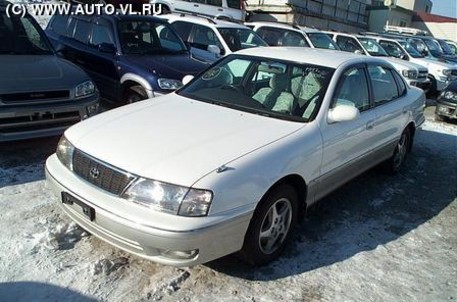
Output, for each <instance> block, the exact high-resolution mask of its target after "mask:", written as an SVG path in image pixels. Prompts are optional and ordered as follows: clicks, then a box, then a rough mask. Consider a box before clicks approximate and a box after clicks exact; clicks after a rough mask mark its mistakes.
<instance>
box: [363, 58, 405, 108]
mask: <svg viewBox="0 0 457 302" xmlns="http://www.w3.org/2000/svg"><path fill="white" fill-rule="evenodd" d="M368 73H369V75H370V80H371V85H372V87H373V97H374V102H375V105H381V104H384V103H387V102H390V101H391V100H394V99H396V98H398V97H399V93H398V89H397V84H396V82H395V79H394V75H393V72H392V71H391V70H390V69H389V68H386V67H384V66H379V65H370V66H368Z"/></svg>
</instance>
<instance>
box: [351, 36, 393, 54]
mask: <svg viewBox="0 0 457 302" xmlns="http://www.w3.org/2000/svg"><path fill="white" fill-rule="evenodd" d="M358 39H359V41H360V43H362V45H363V47H365V49H366V50H367V51H368V53H369V54H370V55H372V56H374V57H388V56H389V55H388V54H387V52H386V51H385V50H384V49H383V48H382V46H381V45H379V44H378V43H377V42H376V41H375V40H374V39H370V38H358Z"/></svg>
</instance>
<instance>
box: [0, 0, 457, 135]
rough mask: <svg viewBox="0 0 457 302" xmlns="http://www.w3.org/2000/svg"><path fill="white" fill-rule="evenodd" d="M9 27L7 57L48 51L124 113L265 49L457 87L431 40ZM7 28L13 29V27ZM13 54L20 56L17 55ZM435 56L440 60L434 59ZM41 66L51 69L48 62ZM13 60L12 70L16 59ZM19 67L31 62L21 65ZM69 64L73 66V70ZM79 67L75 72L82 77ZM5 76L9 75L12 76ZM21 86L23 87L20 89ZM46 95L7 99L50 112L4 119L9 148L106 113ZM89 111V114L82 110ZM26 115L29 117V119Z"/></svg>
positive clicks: (122, 18)
mask: <svg viewBox="0 0 457 302" xmlns="http://www.w3.org/2000/svg"><path fill="white" fill-rule="evenodd" d="M2 1H3V0H2ZM5 3H6V2H5ZM2 19H4V20H3V21H2V23H0V26H1V28H3V30H2V31H3V35H4V36H5V37H6V35H9V38H8V41H12V42H14V43H4V44H3V46H2V47H3V48H5V49H4V50H3V53H8V51H9V50H10V48H11V47H13V48H14V47H16V48H18V47H19V48H21V49H22V50H21V51H26V50H29V51H30V52H31V53H32V52H36V49H34V48H36V47H39V49H40V51H44V50H47V51H48V53H49V54H52V55H53V56H52V59H53V60H54V61H56V62H63V61H62V60H61V59H59V57H63V58H65V59H66V60H68V61H70V62H72V63H73V64H75V65H77V66H78V67H79V68H81V69H83V70H84V71H85V72H86V73H87V74H88V75H89V78H88V81H92V82H90V83H91V84H88V83H89V82H87V81H86V82H87V83H85V86H84V87H86V86H87V87H91V88H92V90H90V89H86V90H87V91H92V92H93V93H92V98H96V95H99V96H100V98H101V99H102V100H105V101H108V102H111V103H114V104H116V105H121V104H125V103H132V102H136V101H139V100H143V99H147V98H152V97H156V96H159V95H162V94H166V93H169V92H171V91H174V90H176V89H177V88H179V87H181V86H182V84H183V83H182V79H183V77H184V76H185V75H193V76H195V75H196V74H198V73H199V72H201V71H202V70H204V69H205V68H207V67H208V66H209V65H210V64H212V63H213V62H215V61H216V60H218V59H220V58H221V57H223V56H225V55H227V54H230V53H232V52H236V51H239V50H242V49H246V48H251V47H261V46H302V47H311V48H321V49H333V50H343V51H348V52H354V53H359V54H364V55H367V56H377V57H383V58H385V59H387V60H388V61H389V62H390V63H391V64H393V65H394V67H395V68H396V69H397V71H399V73H400V74H401V75H402V76H403V77H404V78H405V79H406V81H407V82H408V84H410V85H413V86H417V87H420V88H422V89H423V90H424V91H426V92H428V91H429V92H431V93H435V92H439V91H442V90H443V89H444V87H446V86H447V84H448V83H449V82H450V81H451V80H452V79H454V78H457V66H456V65H455V63H453V61H452V60H453V57H452V56H449V55H448V56H444V55H443V54H440V53H437V51H436V50H435V48H437V47H435V48H430V46H428V45H429V44H430V43H429V42H427V41H429V39H430V38H429V37H425V38H423V37H406V36H399V35H397V36H393V35H389V36H387V35H373V34H369V35H368V34H366V35H351V34H347V33H336V32H323V31H319V30H316V29H311V28H306V27H299V26H295V25H289V24H280V23H274V22H251V23H246V24H240V23H234V22H228V21H225V20H219V19H210V18H205V17H200V16H192V15H185V14H165V15H161V16H159V17H147V16H144V17H142V16H128V15H116V16H109V15H95V16H72V15H55V16H53V17H52V19H51V21H50V22H49V24H48V26H47V28H46V31H45V32H46V35H44V34H43V33H41V32H40V31H39V29H37V28H36V24H35V22H34V21H33V18H32V17H30V16H28V17H27V18H22V19H20V18H18V20H31V21H28V22H24V21H18V22H13V21H12V20H14V18H7V17H6V16H5V15H3V16H2ZM7 23H11V24H12V25H10V26H9V27H8V26H7ZM13 23H14V24H13ZM13 25H14V28H13ZM18 27H21V28H19V29H18ZM31 31H34V32H36V33H35V34H34V36H31V35H30V32H31ZM21 32H22V34H18V33H21ZM24 33H25V34H24ZM12 37H15V38H14V39H13V38H12ZM36 37H40V41H35V40H37V38H36ZM421 38H423V39H425V40H424V41H425V42H423V43H422V44H421V43H419V41H422V40H421ZM11 39H13V40H11ZM48 40H50V42H51V44H52V46H51V45H49V44H50V43H49V42H48ZM13 44H14V45H13ZM413 45H415V46H413ZM433 45H434V44H433ZM435 46H436V45H435ZM427 50H428V51H427ZM11 53H17V51H16V52H15V50H14V49H13V51H12V52H11ZM11 53H10V54H11ZM432 55H436V56H439V58H432V57H431V56H432ZM38 58H40V60H41V61H40V62H44V58H45V57H44V56H43V55H42V56H39V57H38ZM8 60H9V61H10V62H12V61H11V60H12V59H11V58H8ZM16 60H19V61H21V62H24V60H21V57H18V58H16ZM43 64H44V65H43V66H53V65H51V64H48V63H43ZM65 64H67V65H69V63H68V62H66V63H65ZM19 65H20V64H19V63H18V64H17V65H16V66H19ZM35 66H38V65H37V64H36V65H35ZM78 67H75V66H73V68H74V69H78ZM3 70H4V72H7V71H6V70H7V69H3ZM48 71H49V72H52V71H51V68H49V69H48V70H46V72H48ZM79 72H81V71H79ZM81 74H83V72H81ZM62 75H63V76H69V75H70V73H69V71H66V72H63V73H62ZM71 78H73V79H74V78H75V77H71ZM13 81H14V80H13ZM41 81H45V80H43V79H41ZM48 82H49V81H48ZM48 82H46V81H45V84H48V85H51V86H52V85H55V84H54V83H56V81H52V82H53V83H52V84H51V83H48ZM61 82H62V83H63V82H65V80H62V81H61ZM57 83H59V81H57ZM15 84H17V85H20V82H15ZM41 87H42V89H43V90H46V91H47V92H46V93H45V94H43V92H41V91H40V89H33V90H32V91H22V90H24V89H25V88H24V87H23V88H22V90H17V91H19V92H18V93H19V95H14V96H10V97H3V99H4V100H3V102H8V100H7V99H8V98H11V97H13V98H14V97H16V98H19V99H17V100H16V104H18V102H30V101H31V100H33V103H34V104H38V103H39V102H40V103H42V104H43V105H42V107H41V108H35V109H34V110H32V111H33V112H29V111H28V110H24V109H21V110H19V109H18V108H17V107H14V108H13V107H11V110H10V113H9V114H10V115H14V118H13V117H11V118H10V119H9V122H8V123H7V122H6V119H4V122H3V126H2V127H3V128H5V129H4V130H3V131H2V132H1V134H0V136H1V140H12V139H20V138H27V137H34V136H46V135H52V134H55V133H59V132H62V131H63V129H65V127H66V126H68V125H70V124H72V123H74V122H75V121H77V120H81V119H83V118H85V117H88V116H91V115H93V114H94V112H97V111H98V105H94V104H92V103H91V104H89V105H86V104H83V105H79V106H76V109H75V108H72V109H71V110H69V107H68V106H63V107H64V108H65V109H63V108H60V109H56V108H59V106H58V105H56V104H57V103H59V102H63V103H59V104H64V102H65V98H72V97H74V98H76V99H78V101H79V102H80V103H81V102H82V100H83V98H82V97H81V96H80V94H79V93H78V94H74V93H73V92H72V91H71V89H74V87H71V88H69V89H67V90H65V89H60V88H55V89H54V88H52V89H51V87H46V85H44V86H41ZM64 90H65V91H64ZM50 91H51V92H50ZM5 93H6V92H5ZM21 94H22V95H21ZM27 94H29V95H27ZM31 95H33V96H31ZM20 98H24V99H23V100H20ZM92 102H93V100H92ZM44 104H47V105H44ZM74 104H76V103H73V105H74ZM23 105H24V104H22V105H21V106H23ZM61 107H62V106H61ZM83 107H84V108H89V110H88V109H81V108H83ZM21 108H22V107H21ZM86 111H87V112H86ZM18 112H22V115H19V114H18ZM6 128H8V129H6ZM21 129H22V131H21Z"/></svg>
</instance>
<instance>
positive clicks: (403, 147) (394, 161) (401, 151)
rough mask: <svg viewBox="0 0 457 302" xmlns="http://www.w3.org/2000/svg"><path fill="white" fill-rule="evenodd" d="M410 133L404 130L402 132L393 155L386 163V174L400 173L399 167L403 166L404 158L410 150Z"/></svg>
mask: <svg viewBox="0 0 457 302" xmlns="http://www.w3.org/2000/svg"><path fill="white" fill-rule="evenodd" d="M411 142H412V138H411V131H410V130H409V129H408V128H406V129H405V130H403V133H402V134H401V136H400V139H399V140H398V142H397V145H396V146H395V150H394V154H393V155H392V157H391V158H390V159H389V160H388V161H387V162H386V166H387V169H388V172H390V173H392V174H396V173H398V172H399V171H400V169H401V167H402V166H403V164H404V162H405V160H406V156H407V154H408V152H409V150H410V149H411Z"/></svg>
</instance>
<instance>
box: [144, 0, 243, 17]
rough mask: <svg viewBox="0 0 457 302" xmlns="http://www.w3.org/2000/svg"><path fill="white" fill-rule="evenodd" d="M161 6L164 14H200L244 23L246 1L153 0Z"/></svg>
mask: <svg viewBox="0 0 457 302" xmlns="http://www.w3.org/2000/svg"><path fill="white" fill-rule="evenodd" d="M150 3H151V4H157V5H161V10H162V13H165V14H167V13H186V14H199V15H202V16H206V17H211V18H217V19H226V20H237V21H244V20H245V19H246V7H245V3H244V0H151V1H150Z"/></svg>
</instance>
